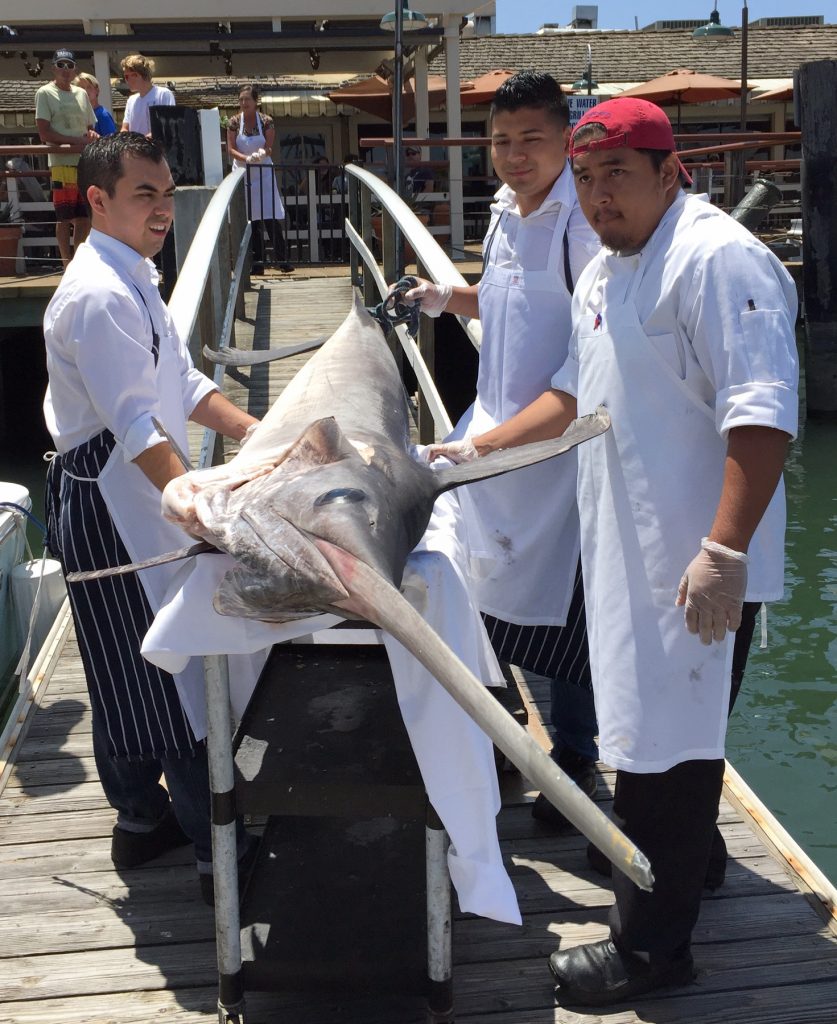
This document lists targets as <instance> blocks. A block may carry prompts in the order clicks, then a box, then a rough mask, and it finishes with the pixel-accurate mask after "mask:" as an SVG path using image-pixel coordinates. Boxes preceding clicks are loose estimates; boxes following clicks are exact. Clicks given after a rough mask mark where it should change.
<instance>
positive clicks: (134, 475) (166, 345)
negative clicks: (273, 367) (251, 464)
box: [98, 312, 206, 740]
mask: <svg viewBox="0 0 837 1024" xmlns="http://www.w3.org/2000/svg"><path fill="white" fill-rule="evenodd" d="M149 315H150V312H149ZM154 324H155V327H156V328H157V329H158V330H160V329H162V331H163V332H169V333H168V334H166V333H161V334H160V352H159V359H158V361H157V367H156V382H155V386H156V390H157V394H158V395H159V399H160V422H161V423H162V424H163V426H164V427H165V428H166V430H167V431H168V432H169V433H170V434H171V435H172V437H173V438H174V439H175V440H176V441H177V443H178V445H179V446H180V448H181V450H182V451H188V450H189V441H188V438H187V436H186V423H185V417H184V413H183V396H182V393H181V390H180V365H179V363H178V362H177V359H176V349H177V338H176V337H174V336H173V335H172V334H171V331H172V328H171V326H170V324H169V323H168V322H166V323H164V324H161V323H159V322H158V321H154ZM98 484H99V489H100V491H101V492H102V497H103V498H104V500H105V504H106V505H107V507H108V511H109V512H110V515H111V518H112V519H113V522H114V525H115V527H116V530H117V533H118V534H119V536H120V538H121V539H122V542H123V543H124V545H125V547H126V549H127V551H128V554H129V555H130V556H131V560H132V561H134V562H138V561H141V560H142V559H145V558H151V557H152V556H154V555H159V554H162V553H163V552H165V551H174V550H177V549H178V548H183V547H187V546H188V545H189V544H191V543H193V542H194V538H192V537H190V536H189V535H188V534H186V533H185V532H184V531H183V530H181V529H180V527H179V526H175V525H174V524H173V523H169V522H167V521H166V520H165V519H163V516H162V513H161V512H160V492H159V491H158V490H157V488H156V487H155V486H154V485H153V484H152V483H151V481H150V480H149V479H148V477H147V476H146V475H145V473H143V471H142V470H141V469H140V468H139V466H137V465H136V464H135V463H133V462H126V461H125V455H124V452H123V450H122V447H121V445H120V444H119V443H118V442H117V445H116V447H115V448H114V449H113V451H112V452H111V454H110V457H109V459H108V461H107V463H106V464H105V467H104V469H103V470H102V472H101V473H100V474H99V478H98ZM179 568H180V563H179V562H173V563H171V564H169V565H161V566H157V567H155V568H154V569H144V570H143V571H142V572H141V573H139V577H140V580H141V581H142V585H143V589H144V590H145V594H146V597H147V598H148V603H149V604H150V605H151V610H152V611H153V612H154V613H155V614H156V612H158V611H159V609H160V605H161V604H162V602H163V599H164V597H165V594H166V590H167V589H168V585H169V580H170V579H171V577H172V576H173V575H174V574H175V573H176V572H177V570H178V569H179ZM174 681H175V683H176V685H177V693H178V696H179V698H180V702H181V704H182V706H183V710H184V711H185V712H186V715H187V717H188V719H189V724H190V726H191V727H192V731H193V733H194V734H195V738H196V739H198V740H199V739H202V738H203V737H204V736H205V735H206V711H205V696H204V682H203V665H202V663H201V661H200V659H199V658H193V659H192V660H191V661H190V662H189V664H188V665H187V666H186V668H185V669H184V670H183V671H182V672H179V673H177V674H176V675H175V676H174Z"/></svg>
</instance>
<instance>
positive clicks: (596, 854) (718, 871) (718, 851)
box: [587, 827, 727, 892]
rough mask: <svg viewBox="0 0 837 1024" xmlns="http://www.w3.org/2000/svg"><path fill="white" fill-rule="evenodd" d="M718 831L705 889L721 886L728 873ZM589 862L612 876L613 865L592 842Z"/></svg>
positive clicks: (598, 872) (592, 866)
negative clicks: (717, 843) (718, 840)
mask: <svg viewBox="0 0 837 1024" xmlns="http://www.w3.org/2000/svg"><path fill="white" fill-rule="evenodd" d="M716 833H717V837H718V839H720V846H718V845H716V844H715V843H713V844H712V854H711V855H710V858H709V863H708V864H707V866H706V876H705V878H704V879H703V887H704V889H708V890H709V891H710V892H714V891H715V890H716V889H720V888H721V886H722V885H723V884H724V879H725V878H726V873H727V848H726V845H725V843H724V840H723V839H722V838H721V833H720V832H719V831H718V830H717V827H716ZM587 863H588V864H589V865H590V867H591V868H592V869H593V870H594V871H595V872H596V873H597V874H599V875H602V876H603V877H604V878H611V877H612V872H613V865H612V864H611V863H610V861H609V860H608V859H607V857H605V855H604V854H603V853H602V851H601V850H600V849H599V848H598V846H594V845H593V844H592V843H588V844H587Z"/></svg>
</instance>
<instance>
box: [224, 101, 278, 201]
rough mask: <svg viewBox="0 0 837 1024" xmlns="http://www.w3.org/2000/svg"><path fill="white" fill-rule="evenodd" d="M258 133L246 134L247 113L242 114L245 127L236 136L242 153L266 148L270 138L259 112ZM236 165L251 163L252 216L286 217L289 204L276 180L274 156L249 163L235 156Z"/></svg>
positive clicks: (249, 174)
mask: <svg viewBox="0 0 837 1024" xmlns="http://www.w3.org/2000/svg"><path fill="white" fill-rule="evenodd" d="M256 127H257V128H258V131H257V132H256V134H255V135H245V134H244V115H243V114H242V115H241V127H240V128H239V130H238V135H236V137H235V148H236V149H237V150H238V151H239V153H248V154H249V153H255V152H256V150H257V149H265V148H266V146H267V140H266V139H265V137H264V128H263V127H262V119H261V117H259V115H258V114H256ZM233 167H249V168H250V170H249V171H248V172H247V181H248V183H249V186H250V207H249V214H250V220H284V219H285V206H284V204H283V202H282V197H281V196H280V195H279V188H278V186H277V184H276V173H275V171H274V169H273V158H272V157H271V156H270V154H269V153H268V154H267V156H264V157H262V159H261V160H260V161H259V163H258V164H255V163H253V164H245V163H244V161H243V160H239V159H235V160H233Z"/></svg>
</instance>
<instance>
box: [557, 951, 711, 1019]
mask: <svg viewBox="0 0 837 1024" xmlns="http://www.w3.org/2000/svg"><path fill="white" fill-rule="evenodd" d="M549 969H550V970H551V971H552V974H553V976H554V978H555V981H556V986H555V998H556V1000H557V1001H558V1002H560V1003H561V1004H565V1003H567V1004H573V1003H575V1004H577V1005H579V1006H609V1005H610V1004H611V1003H621V1002H623V1001H624V1000H625V999H630V998H631V997H632V996H639V995H643V994H644V993H645V992H652V991H653V990H654V989H658V988H667V987H668V986H670V985H687V984H688V983H689V982H690V981H692V980H693V979H694V976H695V971H694V966H693V963H692V957H691V954H689V953H687V954H685V955H684V956H681V957H678V958H677V959H674V960H666V961H659V962H655V961H652V962H651V963H646V962H645V961H644V960H641V959H640V958H639V957H635V956H632V955H630V954H628V953H621V952H620V951H619V950H618V949H617V948H616V946H615V945H614V944H613V940H612V939H602V941H601V942H593V943H591V944H589V945H587V946H576V947H575V948H574V949H568V950H567V951H566V952H565V953H563V952H560V951H559V952H557V953H553V954H552V956H550V958H549Z"/></svg>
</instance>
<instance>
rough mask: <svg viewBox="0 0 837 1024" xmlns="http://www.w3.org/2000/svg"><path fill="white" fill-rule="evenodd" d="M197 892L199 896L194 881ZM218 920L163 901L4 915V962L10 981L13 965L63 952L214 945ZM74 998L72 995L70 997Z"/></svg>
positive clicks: (0, 956) (203, 910) (0, 929)
mask: <svg viewBox="0 0 837 1024" xmlns="http://www.w3.org/2000/svg"><path fill="white" fill-rule="evenodd" d="M191 889H192V891H193V892H194V893H196V892H197V891H198V880H197V878H196V877H193V879H192V884H191ZM214 939H215V918H214V915H213V913H212V911H211V910H210V908H209V907H207V906H205V905H204V904H203V903H198V902H195V901H194V900H192V901H190V902H189V903H188V904H185V903H181V904H178V903H168V902H167V903H162V902H160V899H159V896H156V894H155V896H154V898H152V899H151V900H144V901H143V902H142V903H140V902H139V901H137V900H133V899H131V897H130V893H129V894H128V897H127V898H126V899H125V900H124V902H120V903H116V904H109V905H107V904H106V905H100V906H97V907H91V908H89V909H87V910H84V911H81V910H70V911H48V910H47V911H42V912H41V913H40V914H38V915H37V917H34V916H33V915H32V914H31V913H29V912H27V911H26V910H24V911H23V913H20V914H17V915H9V916H0V961H2V966H0V970H2V972H3V974H4V976H5V975H6V969H7V966H8V964H9V963H10V962H11V961H12V960H15V959H19V958H21V957H27V956H43V955H44V954H50V953H63V952H66V951H67V950H76V949H80V948H83V949H85V950H95V949H108V950H110V949H113V948H115V947H119V946H125V947H132V946H133V947H135V948H136V950H137V955H138V956H140V957H141V956H142V952H141V950H140V947H142V946H154V945H160V943H165V944H167V945H168V944H171V943H181V942H197V941H204V940H205V941H210V940H211V941H213V942H214ZM66 994H69V993H66Z"/></svg>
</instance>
